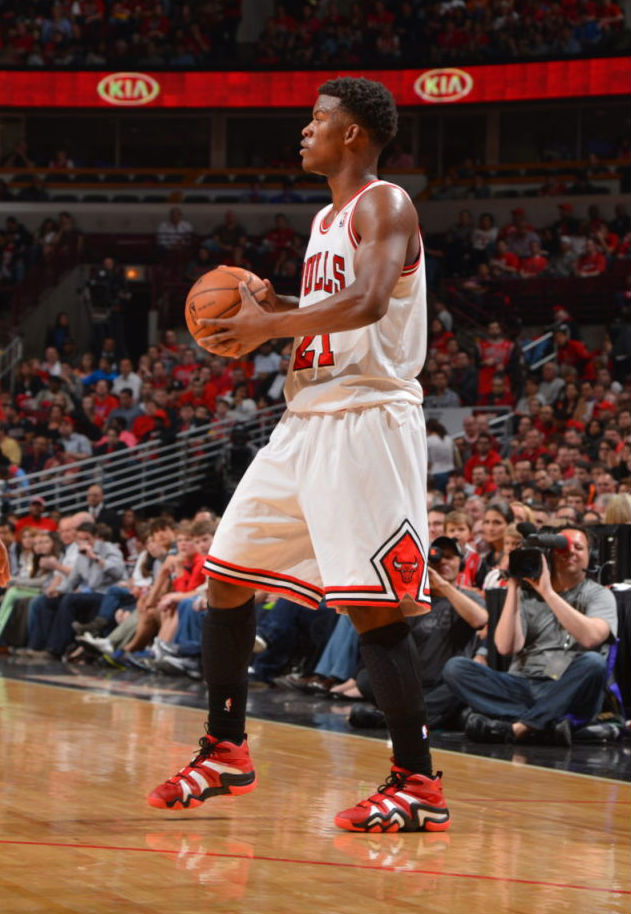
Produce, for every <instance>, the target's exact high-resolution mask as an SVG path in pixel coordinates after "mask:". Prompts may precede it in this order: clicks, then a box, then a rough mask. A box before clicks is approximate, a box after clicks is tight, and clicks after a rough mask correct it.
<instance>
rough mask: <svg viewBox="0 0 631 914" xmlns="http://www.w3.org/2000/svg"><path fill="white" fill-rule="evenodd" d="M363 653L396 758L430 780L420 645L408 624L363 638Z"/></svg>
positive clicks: (365, 634) (403, 765)
mask: <svg viewBox="0 0 631 914" xmlns="http://www.w3.org/2000/svg"><path fill="white" fill-rule="evenodd" d="M360 643H361V653H362V657H363V659H364V663H365V664H366V670H367V672H368V676H369V677H370V683H371V685H372V688H373V691H374V694H375V700H376V703H377V707H378V708H380V709H381V710H382V711H383V713H384V715H385V718H386V723H387V724H388V729H389V730H390V736H391V737H392V746H393V750H394V759H395V762H396V764H397V765H399V766H400V767H401V768H407V770H408V771H413V772H414V773H416V774H424V775H427V776H428V777H430V776H431V774H432V759H431V755H430V747H429V734H428V731H427V712H426V710H425V701H424V698H423V688H422V684H421V671H420V661H419V656H418V651H417V649H416V643H415V641H414V638H413V636H412V633H411V632H410V629H409V627H408V625H407V624H406V623H405V622H393V623H392V624H390V625H384V626H383V627H381V628H375V629H371V630H370V631H367V632H363V633H362V634H361V635H360Z"/></svg>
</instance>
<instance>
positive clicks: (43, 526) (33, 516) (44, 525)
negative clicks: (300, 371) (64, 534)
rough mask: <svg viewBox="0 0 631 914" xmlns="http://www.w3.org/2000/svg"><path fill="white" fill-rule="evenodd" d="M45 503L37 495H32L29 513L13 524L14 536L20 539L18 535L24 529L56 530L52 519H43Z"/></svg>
mask: <svg viewBox="0 0 631 914" xmlns="http://www.w3.org/2000/svg"><path fill="white" fill-rule="evenodd" d="M45 507H46V502H45V501H44V499H43V498H42V497H41V496H39V495H34V496H33V498H32V499H31V504H30V509H29V513H28V514H27V515H26V516H25V517H20V518H19V519H18V520H17V521H16V522H15V536H16V539H18V540H19V539H20V533H21V531H22V530H23V529H24V528H25V527H33V528H34V529H35V530H50V531H51V532H52V531H53V530H56V529H57V524H56V523H55V521H54V520H53V519H52V517H44V516H43V514H44V508H45Z"/></svg>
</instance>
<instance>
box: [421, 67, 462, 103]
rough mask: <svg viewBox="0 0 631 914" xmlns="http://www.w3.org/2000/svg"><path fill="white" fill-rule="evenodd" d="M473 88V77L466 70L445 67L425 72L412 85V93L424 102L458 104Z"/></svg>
mask: <svg viewBox="0 0 631 914" xmlns="http://www.w3.org/2000/svg"><path fill="white" fill-rule="evenodd" d="M472 88H473V77H472V76H471V74H470V73H467V71H466V70H457V69H455V68H454V67H447V68H445V69H444V70H427V71H426V72H425V73H423V75H422V76H419V78H418V79H417V80H416V82H415V83H414V91H415V92H416V94H417V95H419V96H420V97H421V98H422V99H423V101H424V102H434V103H436V102H459V101H462V99H463V98H465V97H466V96H467V95H468V94H469V92H471V90H472Z"/></svg>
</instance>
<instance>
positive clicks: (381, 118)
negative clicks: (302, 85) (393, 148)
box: [301, 77, 397, 174]
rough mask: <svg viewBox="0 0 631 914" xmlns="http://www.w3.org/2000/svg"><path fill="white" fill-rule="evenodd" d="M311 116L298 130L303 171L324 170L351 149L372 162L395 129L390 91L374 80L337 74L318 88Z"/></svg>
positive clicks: (365, 160)
mask: <svg viewBox="0 0 631 914" xmlns="http://www.w3.org/2000/svg"><path fill="white" fill-rule="evenodd" d="M318 93H319V94H318V98H317V100H316V103H315V106H314V109H313V116H312V119H311V121H310V123H309V124H308V125H307V126H306V127H305V128H304V130H303V131H302V135H303V141H302V144H301V146H302V149H301V155H302V161H303V168H304V169H305V171H311V172H315V173H318V174H328V173H330V170H331V168H332V167H336V166H337V165H338V164H339V161H340V156H341V155H342V154H343V153H344V151H345V150H346V151H351V152H352V153H353V154H354V155H355V156H359V158H360V159H362V160H364V164H372V161H371V160H374V162H375V164H376V158H377V156H378V154H379V152H381V150H382V149H383V147H384V146H385V145H386V144H387V143H388V142H389V141H390V140H391V139H392V137H393V136H394V135H395V134H396V131H397V109H396V105H395V103H394V99H393V97H392V95H391V94H390V92H388V90H387V89H386V88H385V87H384V86H382V85H381V83H378V82H371V81H370V80H367V79H362V78H360V79H354V78H351V77H340V78H338V79H331V80H328V81H327V82H325V83H323V84H322V85H321V86H320V87H319V89H318Z"/></svg>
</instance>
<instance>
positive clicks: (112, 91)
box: [0, 57, 631, 110]
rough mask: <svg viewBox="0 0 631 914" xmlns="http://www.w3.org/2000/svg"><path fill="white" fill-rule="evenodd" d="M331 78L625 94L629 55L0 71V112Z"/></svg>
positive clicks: (410, 87) (194, 102)
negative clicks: (282, 67)
mask: <svg viewBox="0 0 631 914" xmlns="http://www.w3.org/2000/svg"><path fill="white" fill-rule="evenodd" d="M336 76H366V77H368V78H370V79H377V80H379V81H380V82H382V83H384V85H386V86H387V87H388V88H389V89H390V91H391V92H392V94H393V95H394V97H395V99H396V101H397V104H398V105H399V106H401V107H406V106H409V107H416V108H418V107H423V106H425V105H432V106H434V107H435V106H436V105H437V104H439V103H442V104H445V103H446V104H448V105H455V104H459V105H462V104H466V105H470V104H488V103H498V102H516V101H530V100H538V99H551V100H552V99H564V98H590V97H599V96H600V97H606V96H610V97H611V96H624V95H627V93H628V87H629V85H631V60H630V59H629V57H608V58H592V59H588V60H552V61H547V62H545V63H514V64H496V65H488V66H487V65H485V66H479V67H466V68H455V67H450V68H445V69H429V70H362V71H342V72H340V71H338V70H312V71H310V70H297V71H294V72H281V71H252V72H250V71H242V70H232V71H227V72H215V71H212V72H204V71H199V70H196V71H195V72H177V73H175V72H168V73H167V72H165V73H135V72H129V73H128V72H124V73H103V72H100V73H99V72H81V71H77V72H68V71H65V70H64V71H62V70H48V71H45V72H40V71H37V70H0V106H1V107H2V108H5V109H6V108H9V107H13V108H31V107H32V108H35V107H37V108H106V107H111V106H114V107H119V108H131V107H135V108H144V109H145V110H147V109H149V108H152V109H154V108H155V109H160V108H168V109H175V108H201V109H210V108H212V109H217V108H233V109H234V108H251V109H262V108H305V109H310V108H311V107H312V105H313V100H314V98H315V96H316V93H317V90H318V86H319V85H321V84H322V83H323V82H325V81H326V80H327V79H332V78H334V77H336Z"/></svg>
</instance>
